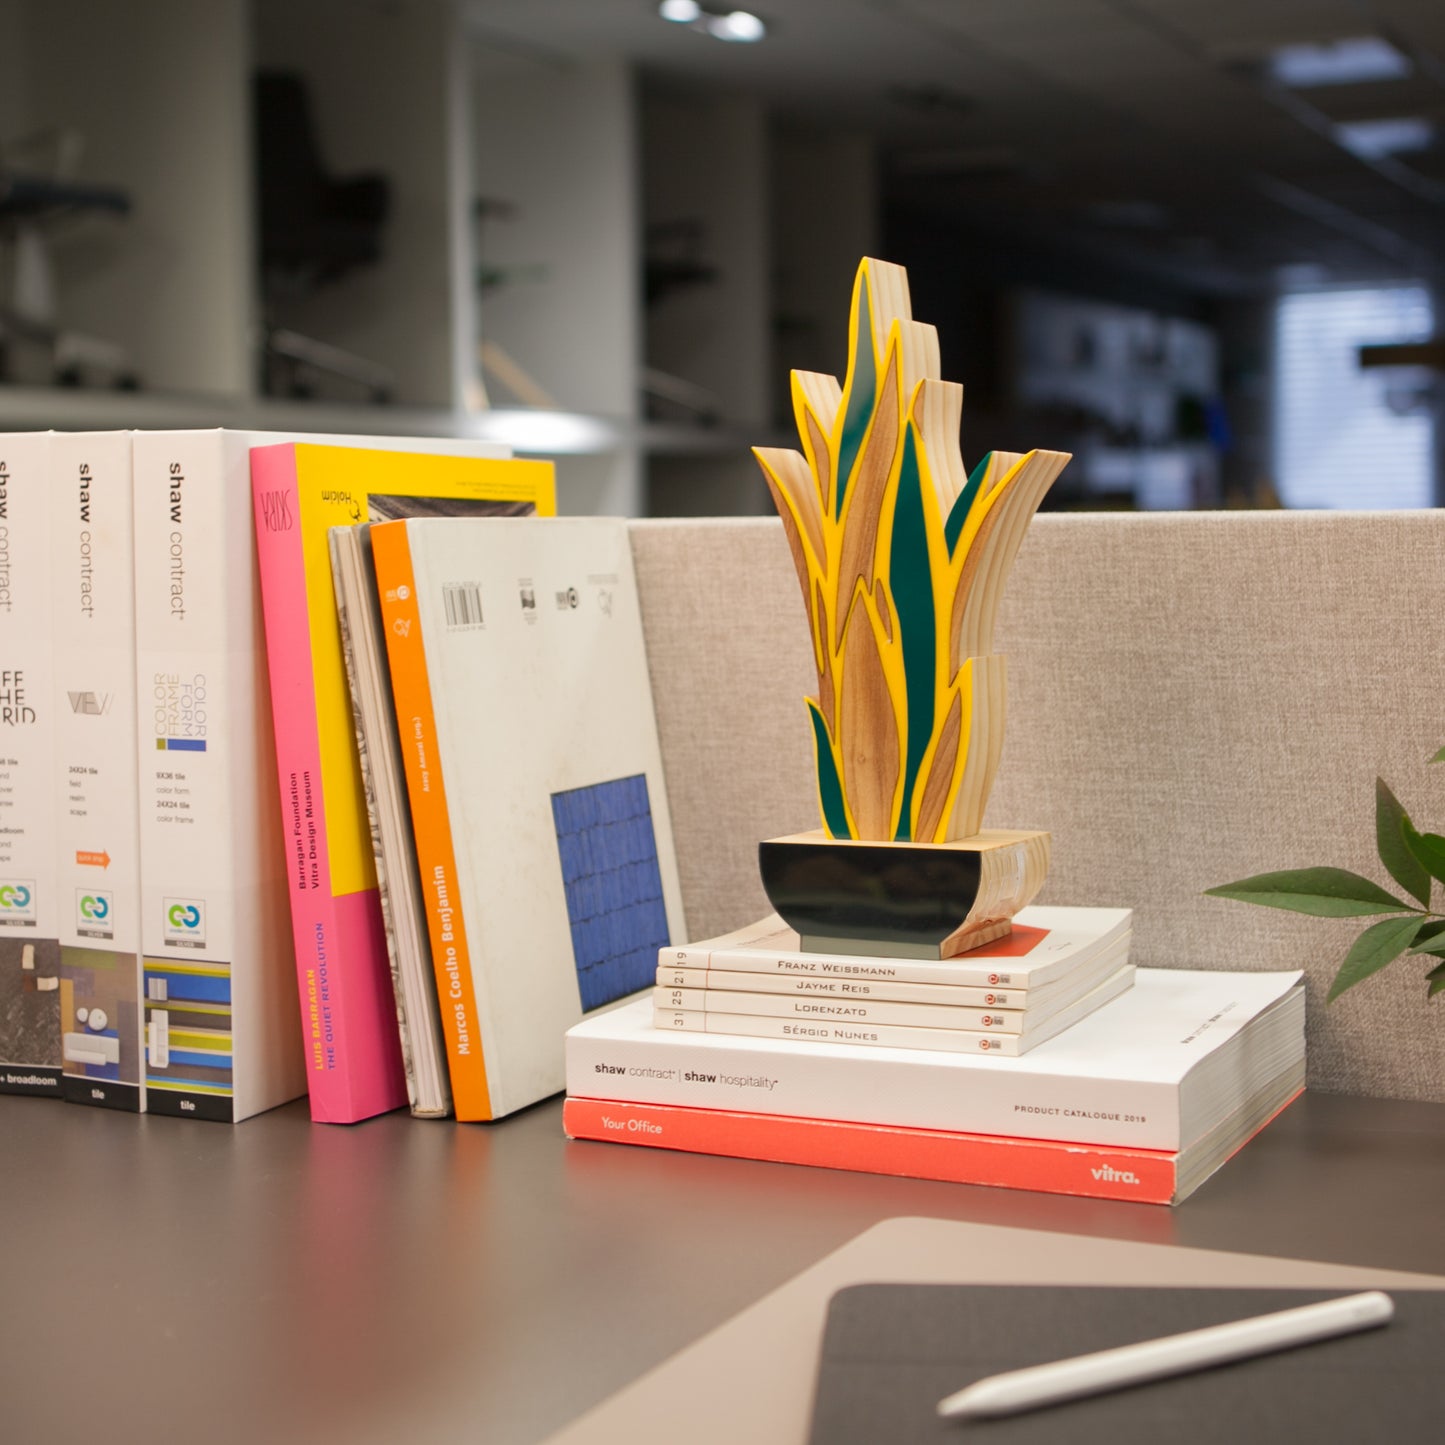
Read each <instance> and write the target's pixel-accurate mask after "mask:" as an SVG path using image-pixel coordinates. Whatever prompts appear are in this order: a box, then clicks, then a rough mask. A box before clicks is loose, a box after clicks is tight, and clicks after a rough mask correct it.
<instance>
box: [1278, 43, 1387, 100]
mask: <svg viewBox="0 0 1445 1445" xmlns="http://www.w3.org/2000/svg"><path fill="white" fill-rule="evenodd" d="M1411 69H1412V67H1411V65H1410V61H1409V58H1408V57H1407V56H1405V55H1404V54H1402V53H1401V52H1400V51H1398V50H1396V49H1395V47H1394V46H1393V45H1391V44H1390V43H1389V42H1388V41H1385V40H1381V39H1380V37H1379V36H1378V35H1357V36H1353V37H1352V38H1350V39H1348V40H1333V41H1327V42H1325V43H1324V44H1320V45H1281V46H1280V47H1279V49H1277V50H1275V51H1273V52H1272V53H1271V54H1270V57H1269V73H1270V76H1271V77H1272V78H1273V79H1274V80H1277V81H1278V82H1279V83H1280V84H1281V85H1288V86H1290V87H1292V88H1296V89H1307V88H1308V87H1310V86H1314V85H1360V84H1362V83H1364V82H1365V81H1370V80H1399V79H1400V78H1401V77H1402V76H1406V75H1409V73H1410V71H1411Z"/></svg>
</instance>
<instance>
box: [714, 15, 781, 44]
mask: <svg viewBox="0 0 1445 1445" xmlns="http://www.w3.org/2000/svg"><path fill="white" fill-rule="evenodd" d="M707 33H708V34H709V35H711V36H712V37H713V38H714V39H716V40H732V41H740V42H742V43H744V44H751V43H752V42H753V41H755V40H761V39H762V38H763V36H765V35H766V34H767V33H768V27H767V26H766V25H764V24H763V22H762V21H761V20H759V19H758V17H757V16H756V15H754V14H752V13H751V12H750V11H747V10H730V11H729V12H728V13H727V14H726V15H709V16H708V20H707Z"/></svg>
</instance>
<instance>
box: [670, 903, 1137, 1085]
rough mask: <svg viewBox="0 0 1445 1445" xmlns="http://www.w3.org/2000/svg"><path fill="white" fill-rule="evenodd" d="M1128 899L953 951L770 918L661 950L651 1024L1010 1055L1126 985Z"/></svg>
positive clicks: (1036, 913)
mask: <svg viewBox="0 0 1445 1445" xmlns="http://www.w3.org/2000/svg"><path fill="white" fill-rule="evenodd" d="M1131 917H1132V915H1131V913H1130V910H1129V909H1127V908H1049V907H1030V908H1025V909H1023V910H1022V911H1021V912H1020V913H1019V915H1018V917H1017V918H1016V919H1015V920H1014V927H1013V931H1012V932H1011V933H1010V934H1008V935H1007V936H1006V937H1004V938H1001V939H998V940H996V941H995V942H993V943H990V944H986V945H985V946H983V947H982V948H977V949H973V950H972V951H970V952H968V953H965V954H961V955H959V956H958V957H956V958H946V959H912V958H896V957H891V956H887V955H885V954H881V953H880V954H876V955H853V954H834V953H813V952H805V951H804V950H803V949H802V946H801V942H800V940H799V938H798V935H797V934H796V933H795V932H793V930H792V929H790V928H789V927H788V926H787V925H786V924H785V923H784V922H783V920H782V919H781V918H779V917H778V916H777V915H776V914H773V915H771V916H770V917H768V918H765V919H763V920H762V921H761V922H760V923H757V924H754V925H753V926H752V927H751V928H744V929H739V930H738V931H737V932H735V933H730V934H727V935H725V936H723V937H720V938H710V939H706V940H704V941H703V942H701V943H694V944H688V945H686V946H683V947H678V948H670V949H664V950H662V952H661V953H660V955H659V958H658V970H657V987H656V988H655V990H654V992H653V1021H654V1023H655V1024H656V1025H657V1026H658V1027H659V1028H664V1029H669V1030H672V1029H681V1030H684V1031H691V1032H699V1033H717V1034H751V1035H754V1036H756V1037H760V1038H775V1039H787V1040H791V1041H793V1042H797V1043H832V1044H861V1045H874V1046H883V1047H890V1048H901V1049H944V1050H949V1051H952V1052H970V1053H974V1052H977V1053H984V1054H992V1055H995V1056H1014V1057H1016V1056H1018V1055H1020V1054H1024V1053H1027V1052H1028V1051H1029V1050H1030V1049H1031V1048H1033V1047H1034V1046H1035V1045H1037V1044H1041V1043H1043V1042H1044V1040H1045V1039H1051V1038H1053V1037H1054V1036H1055V1035H1056V1034H1060V1033H1062V1032H1063V1031H1064V1030H1065V1029H1067V1028H1069V1027H1070V1026H1071V1025H1073V1024H1076V1023H1078V1022H1079V1020H1080V1019H1083V1018H1087V1017H1088V1015H1089V1014H1091V1013H1093V1012H1094V1010H1095V1009H1097V1008H1099V1007H1101V1006H1102V1005H1103V1004H1106V1003H1108V1002H1109V1000H1110V999H1114V998H1117V997H1118V996H1119V995H1120V994H1121V993H1123V992H1124V990H1125V989H1127V988H1128V987H1129V986H1130V985H1131V984H1132V983H1133V981H1134V969H1133V966H1132V965H1131V964H1130V963H1129V933H1130V920H1131Z"/></svg>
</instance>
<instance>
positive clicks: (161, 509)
mask: <svg viewBox="0 0 1445 1445" xmlns="http://www.w3.org/2000/svg"><path fill="white" fill-rule="evenodd" d="M306 441H324V442H327V443H334V444H337V445H348V444H353V445H364V446H367V447H370V448H372V449H376V450H385V451H415V452H434V451H442V450H445V451H455V450H462V451H467V452H469V453H477V454H485V455H498V454H503V453H505V450H506V449H505V448H503V447H496V446H491V445H488V444H482V443H467V442H457V441H453V440H449V439H429V438H424V437H416V438H412V437H368V438H345V437H334V436H308V435H306V434H301V433H295V432H262V431H246V430H228V429H218V428H211V429H205V430H182V431H139V432H135V433H134V434H133V453H134V456H133V469H134V477H135V507H134V516H135V578H136V669H137V685H138V693H139V699H140V712H139V731H138V756H139V762H140V778H139V808H140V831H141V907H142V915H141V916H142V929H141V931H142V939H143V945H144V949H145V980H144V982H145V1000H144V1006H145V1015H146V1033H147V1039H148V1041H149V1043H150V1045H151V1048H150V1057H149V1061H148V1066H147V1078H148V1082H149V1086H150V1088H149V1107H150V1109H151V1110H153V1111H157V1112H162V1113H167V1114H175V1115H183V1116H186V1117H192V1118H211V1119H219V1120H227V1121H233V1122H236V1121H240V1120H242V1119H245V1118H248V1117H250V1116H251V1115H253V1114H257V1113H260V1112H261V1111H263V1110H266V1109H270V1108H274V1107H275V1106H276V1105H278V1104H282V1103H285V1102H286V1101H287V1100H288V1099H294V1098H298V1097H299V1096H301V1095H302V1094H304V1093H306V1086H307V1073H306V1063H305V1050H304V1046H303V1041H302V1037H301V1012H300V1009H299V1007H298V1003H297V995H296V967H295V961H294V943H293V939H292V927H291V913H290V894H289V891H288V890H289V877H288V874H287V871H286V870H287V859H288V853H287V849H286V843H285V837H286V834H285V826H284V823H283V820H282V817H281V808H280V788H279V785H278V783H277V779H276V749H275V741H274V736H275V735H274V731H273V726H272V717H271V695H270V686H269V679H268V672H267V666H266V653H265V644H264V638H265V628H264V623H263V620H262V614H261V597H260V586H259V579H258V569H257V560H256V540H255V531H254V525H253V516H252V514H253V499H252V492H251V474H250V455H251V449H252V448H253V447H261V446H274V445H277V444H279V443H284V442H306Z"/></svg>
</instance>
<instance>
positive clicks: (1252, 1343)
mask: <svg viewBox="0 0 1445 1445" xmlns="http://www.w3.org/2000/svg"><path fill="white" fill-rule="evenodd" d="M1394 1313H1395V1302H1394V1301H1393V1300H1392V1299H1391V1298H1390V1296H1389V1295H1387V1294H1383V1293H1382V1292H1381V1291H1380V1290H1368V1291H1367V1292H1366V1293H1364V1294H1352V1295H1346V1296H1345V1297H1344V1298H1343V1299H1332V1300H1324V1301H1323V1302H1322V1303H1320V1304H1313V1305H1301V1306H1300V1307H1299V1308H1298V1309H1290V1310H1280V1311H1279V1312H1278V1313H1277V1314H1271V1315H1259V1316H1257V1317H1256V1318H1254V1319H1248V1320H1234V1321H1233V1322H1231V1323H1230V1324H1227V1325H1211V1326H1210V1327H1209V1328H1208V1329H1203V1330H1189V1331H1188V1332H1187V1333H1185V1334H1182V1335H1166V1336H1165V1337H1164V1338H1163V1339H1160V1340H1145V1341H1143V1342H1142V1343H1140V1344H1137V1345H1121V1346H1120V1347H1119V1348H1118V1349H1115V1350H1100V1351H1099V1352H1098V1353H1097V1354H1093V1355H1079V1356H1077V1357H1075V1358H1074V1359H1070V1360H1055V1361H1054V1362H1053V1363H1052V1364H1048V1365H1032V1366H1030V1367H1029V1368H1028V1369H1026V1370H1010V1371H1009V1372H1008V1373H1007V1374H1005V1375H990V1376H989V1377H988V1378H987V1379H986V1380H977V1381H975V1382H974V1383H973V1384H972V1385H969V1386H967V1387H966V1388H965V1389H962V1390H959V1391H958V1392H957V1394H953V1395H950V1396H949V1397H948V1398H947V1399H946V1400H940V1401H939V1402H938V1413H939V1414H940V1415H943V1416H945V1417H947V1418H949V1419H959V1418H962V1417H965V1416H971V1415H1012V1414H1015V1413H1017V1412H1018V1411H1021V1410H1032V1409H1034V1408H1036V1407H1037V1406H1039V1405H1052V1404H1054V1403H1055V1402H1056V1401H1059V1400H1073V1399H1077V1398H1078V1397H1079V1396H1080V1395H1097V1394H1102V1393H1103V1392H1104V1391H1105V1390H1117V1389H1119V1388H1120V1387H1121V1386H1124V1385H1135V1384H1139V1383H1141V1382H1142V1381H1144V1380H1157V1379H1159V1378H1160V1377H1161V1376H1163V1375H1183V1374H1187V1373H1188V1372H1189V1371H1190V1370H1202V1369H1205V1368H1206V1367H1207V1366H1209V1365H1219V1364H1223V1363H1225V1362H1226V1361H1228V1360H1241V1359H1244V1358H1246V1357H1247V1356H1249V1355H1267V1354H1269V1353H1270V1351H1272V1350H1287V1349H1289V1348H1290V1347H1291V1346H1293V1345H1305V1344H1309V1343H1310V1342H1311V1341H1313V1340H1324V1339H1328V1338H1329V1337H1330V1336H1331V1335H1345V1334H1349V1333H1351V1332H1352V1331H1354V1330H1368V1329H1370V1328H1372V1327H1373V1326H1375V1325H1383V1324H1386V1323H1388V1322H1389V1320H1390V1318H1391V1317H1392V1316H1393V1315H1394Z"/></svg>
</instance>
